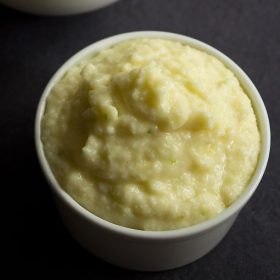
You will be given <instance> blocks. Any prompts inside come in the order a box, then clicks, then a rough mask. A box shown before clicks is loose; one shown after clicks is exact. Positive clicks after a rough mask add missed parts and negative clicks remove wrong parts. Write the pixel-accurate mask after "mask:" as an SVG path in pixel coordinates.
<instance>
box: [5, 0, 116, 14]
mask: <svg viewBox="0 0 280 280" xmlns="http://www.w3.org/2000/svg"><path fill="white" fill-rule="evenodd" d="M116 1H118V0H0V3H2V4H4V5H6V6H9V7H11V8H14V9H18V10H20V11H24V12H29V13H33V14H39V15H72V14H79V13H84V12H89V11H93V10H97V9H99V8H102V7H105V6H107V5H109V4H112V3H114V2H116Z"/></svg>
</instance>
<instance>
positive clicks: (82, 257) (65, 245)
mask: <svg viewBox="0 0 280 280" xmlns="http://www.w3.org/2000/svg"><path fill="white" fill-rule="evenodd" d="M134 30H164V31H171V32H176V33H181V34H185V35H189V36H192V37H194V38H197V39H200V40H202V41H204V42H207V43H209V44H211V45H212V46H214V47H216V48H218V49H220V50H221V51H222V52H224V53H225V54H227V55H228V56H230V57H231V58H232V59H233V60H235V61H236V62H237V63H238V64H239V65H240V66H241V67H242V68H243V69H244V70H245V72H247V73H248V75H249V76H250V77H251V78H252V80H253V81H254V83H255V85H256V86H257V88H258V89H259V91H260V93H261V95H262V97H263V99H264V102H265V104H266V107H267V110H268V112H269V116H270V121H271V129H272V151H271V156H270V161H269V165H268V168H267V171H266V174H265V176H264V178H263V180H262V182H261V185H260V186H259V188H258V190H257V192H256V193H255V195H254V197H253V198H252V199H251V201H250V202H249V203H248V205H247V206H246V207H245V208H244V210H243V211H242V213H241V215H240V216H239V219H238V220H237V222H236V224H235V225H234V226H233V228H232V230H231V231H230V232H229V234H228V235H227V237H226V238H225V239H224V240H223V241H222V242H221V244H220V245H219V246H218V247H217V248H216V249H215V250H214V251H212V252H211V253H210V254H208V255H207V256H205V257H204V258H202V259H200V260H199V261H196V262H195V263H193V264H191V265H188V266H186V267H183V268H180V269H176V270H172V271H168V272H160V273H140V272H131V271H127V270H123V269H120V268H116V267H114V266H111V265H109V264H106V263H105V262H103V261H101V260H99V259H97V258H95V257H93V256H92V255H90V254H89V253H87V252H86V251H85V250H84V249H82V248H81V247H80V246H79V245H78V244H77V243H76V242H75V241H74V240H73V239H72V238H71V237H70V236H69V235H68V233H67V231H66V229H65V228H64V226H63V225H62V223H61V221H60V219H59V217H58V215H57V212H56V210H55V207H54V203H53V201H52V198H51V195H50V191H49V188H48V186H47V183H46V181H45V179H44V177H43V175H42V173H41V171H40V168H39V165H38V163H37V159H36V155H35V150H34V144H33V122H34V115H35V109H36V105H37V103H38V101H39V98H40V95H41V93H42V91H43V89H44V86H45V85H46V83H47V82H48V80H49V78H50V77H51V76H52V74H53V73H54V71H56V69H57V68H58V67H59V66H60V65H61V64H62V63H63V62H64V61H65V60H66V59H67V58H69V57H70V56H71V55H73V54H74V53H75V52H76V51H78V50H79V49H81V48H83V47H85V46H86V45H88V44H90V43H92V42H95V41H97V40H99V39H101V38H104V37H108V36H110V35H114V34H117V33H122V32H127V31H134ZM0 67H1V70H0V93H1V94H0V106H1V107H0V108H1V110H0V113H1V116H0V131H1V137H0V145H1V147H2V149H1V163H0V164H1V171H2V174H3V176H4V177H5V178H9V181H10V183H9V187H10V189H11V190H12V194H11V195H10V196H8V197H7V201H9V202H10V203H16V205H17V207H15V210H16V214H15V216H14V218H15V223H14V225H15V226H16V229H15V230H16V231H15V232H14V233H16V236H15V238H14V242H13V243H15V244H17V243H20V244H19V246H18V247H17V248H16V249H15V251H14V256H15V258H16V260H20V262H21V263H22V264H25V266H26V268H29V269H30V271H32V270H34V268H41V269H42V270H41V271H51V269H52V268H54V267H59V268H61V270H63V271H64V273H65V275H68V274H69V275H74V274H76V273H79V275H80V277H79V279H105V278H108V279H118V278H119V279H207V280H211V279H280V183H279V180H280V179H279V173H280V169H279V165H280V148H279V147H280V145H279V144H280V142H279V137H280V128H279V127H280V126H279V113H280V109H279V108H280V99H279V96H280V95H279V94H280V70H279V69H280V1H278V0H275V1H270V0H268V1H265V0H263V1H256V0H246V1H243V0H230V1H227V0H224V1H220V0H211V1H210V0H209V1H205V0H198V1H196V0H192V1H191V0H172V1H171V0H142V1H141V0H123V1H120V2H118V3H116V4H114V5H112V6H110V7H107V8H105V9H102V10H99V11H96V12H92V13H88V14H84V15H79V16H73V17H63V18H51V17H37V16H31V15H27V14H22V13H19V12H16V11H13V10H10V9H8V8H5V7H3V6H0ZM3 163H5V164H3ZM15 174H17V175H16V176H15ZM3 199H4V198H3V197H2V200H3ZM83 276H84V277H83ZM38 279H39V278H38Z"/></svg>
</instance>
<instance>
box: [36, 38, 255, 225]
mask: <svg viewBox="0 0 280 280" xmlns="http://www.w3.org/2000/svg"><path fill="white" fill-rule="evenodd" d="M41 138H42V142H43V145H44V151H45V155H46V157H47V160H48V162H49V164H50V167H51V169H52V171H53V173H54V175H55V177H56V179H57V180H58V182H59V183H60V185H61V186H62V188H63V189H64V190H65V191H66V192H68V193H69V194H70V195H71V196H72V197H73V198H74V199H75V200H76V201H77V202H78V203H79V204H81V205H82V206H83V207H85V208H86V209H88V210H89V211H91V212H92V213H94V214H95V215H97V216H99V217H101V218H103V219H105V220H108V221H110V222H113V223H116V224H119V225H123V226H125V227H130V228H136V229H143V230H169V229H176V228H182V227H187V226H190V225H193V224H197V223H200V222H202V221H204V220H206V219H209V218H211V217H214V216H215V215H217V214H219V213H220V212H221V211H223V210H224V209H225V208H226V207H228V206H229V205H230V204H231V203H232V202H233V201H234V200H236V198H238V196H239V195H240V194H241V193H242V191H243V190H244V189H245V188H246V185H247V184H248V181H249V180H250V178H251V176H252V174H253V172H254V169H255V167H256V164H257V160H258V154H259V150H260V134H259V131H258V127H257V123H256V117H255V114H254V111H253V108H252V105H251V102H250V100H249V98H248V97H247V95H246V94H245V93H244V91H243V89H242V88H241V86H240V84H239V82H238V80H237V78H236V77H235V76H234V74H233V73H232V72H231V71H229V70H228V69H227V68H226V67H225V66H224V65H223V64H222V63H221V62H220V61H219V60H218V59H216V58H215V57H213V56H211V55H208V54H206V53H204V52H202V51H199V50H197V49H194V48H192V47H190V46H187V45H185V44H182V43H180V42H176V41H171V40H170V41H169V40H163V39H149V38H142V39H134V40H129V41H125V42H122V43H119V44H116V45H115V46H113V47H111V48H109V49H105V50H103V51H100V52H99V53H97V54H93V55H92V56H90V57H88V58H87V59H84V60H83V61H81V62H80V63H79V64H77V65H75V66H73V67H71V68H70V69H69V70H68V71H67V72H66V74H65V75H64V77H63V78H62V79H61V80H60V81H59V82H58V83H57V84H56V85H55V86H54V87H53V88H52V90H51V92H50V94H49V96H48V98H47V102H46V109H45V113H44V116H43V119H42V130H41Z"/></svg>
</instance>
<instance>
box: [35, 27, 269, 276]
mask: <svg viewBox="0 0 280 280" xmlns="http://www.w3.org/2000/svg"><path fill="white" fill-rule="evenodd" d="M139 37H152V38H165V39H171V40H177V41H180V42H183V43H185V44H188V45H190V46H192V47H194V48H197V49H200V50H203V51H205V52H207V53H209V54H211V55H213V56H215V57H216V58H218V59H219V60H220V61H222V62H223V63H224V64H225V65H226V67H228V68H229V69H230V70H231V71H232V72H233V73H234V74H235V75H236V77H237V78H238V79H239V81H240V83H241V85H242V87H243V88H244V90H245V91H246V93H247V94H248V96H249V98H250V99H251V101H252V105H253V107H254V110H255V113H256V116H257V121H258V125H259V129H260V133H261V150H260V155H259V160H258V164H257V167H256V170H255V172H254V174H253V176H252V178H251V180H250V182H249V183H248V186H247V188H246V189H245V191H244V192H243V193H242V194H241V195H240V197H239V198H238V199H237V200H236V201H235V202H234V203H233V204H232V205H230V206H229V207H228V208H227V209H225V210H224V211H223V212H222V213H220V214H219V215H218V216H216V217H214V218H212V219H210V220H207V221H205V222H202V223H200V224H197V225H194V226H190V227H187V228H182V229H177V230H170V231H141V230H136V229H130V228H126V227H122V226H119V225H115V224H112V223H110V222H107V221H105V220H103V219H101V218H99V217H97V216H95V215H94V214H92V213H90V212H89V211H87V210H86V209H84V208H83V207H82V206H80V205H79V204H78V203H77V202H76V201H75V200H73V199H72V198H71V197H70V196H69V195H68V194H67V193H66V192H65V191H64V190H63V189H62V188H61V187H60V186H59V184H58V182H57V181H56V179H55V177H54V175H53V173H52V171H51V169H50V167H49V164H48V162H47V160H46V158H45V155H44V151H43V146H42V142H41V140H40V131H41V126H40V125H41V119H42V116H43V113H44V109H45V103H46V98H47V96H48V94H49V93H50V91H51V89H52V87H53V85H54V84H56V83H57V82H58V81H59V80H60V79H61V77H62V76H63V75H64V73H65V71H67V69H69V68H70V67H71V66H72V65H74V64H75V63H77V62H78V61H80V60H81V59H83V58H85V57H86V56H88V55H92V54H94V53H96V52H98V51H100V50H102V49H106V48H108V47H110V46H112V45H114V44H116V43H119V42H122V41H125V40H128V39H132V38H139ZM35 141H36V149H37V154H38V157H39V161H40V164H41V166H42V169H43V172H44V174H45V176H46V178H47V180H48V182H49V184H50V187H51V190H52V192H53V195H54V197H55V199H56V202H57V206H58V209H59V211H60V213H61V216H62V218H63V221H64V222H65V224H66V226H67V227H68V229H69V231H70V233H71V234H72V235H73V236H74V238H75V239H76V240H77V241H78V242H79V243H80V244H81V245H82V246H83V247H85V248H86V249H87V250H89V251H90V252H92V253H93V254H94V255H96V256H98V257H100V258H101V259H104V260H106V261H108V262H110V263H112V264H115V265H118V266H121V267H125V268H129V269H134V270H145V271H158V270H166V269H171V268H175V267H179V266H183V265H186V264H188V263H190V262H193V261H195V260H197V259H199V258H200V257H202V256H203V255H205V254H207V253H208V252H209V251H210V250H212V249H213V248H214V247H215V246H216V245H217V244H218V243H219V242H220V241H221V240H222V238H223V237H224V236H225V235H226V233H227V232H228V230H229V229H230V228H231V226H232V224H233V223H234V221H235V219H236V218H237V216H238V214H239V212H240V210H241V209H242V208H243V206H244V205H245V204H246V203H247V202H248V201H249V199H250V198H251V196H252V195H253V193H254V192H255V190H256V188H257V187H258V185H259V183H260V180H261V178H262V176H263V173H264V171H265V168H266V165H267V161H268V156H269V150H270V127H269V120H268V116H267V112H266V109H265V106H264V104H263V101H262V99H261V96H260V94H259V92H258V91H257V89H256V87H255V86H254V84H253V83H252V82H251V80H250V79H249V78H248V76H247V75H246V74H245V73H244V72H243V71H242V70H241V69H240V68H239V66H238V65H236V64H235V63H234V62H233V61H232V60H231V59H229V58H228V57H227V56H225V55H224V54H222V53H221V52H220V51H218V50H217V49H214V48H213V47H211V46H209V45H207V44H205V43H203V42H200V41H198V40H195V39H192V38H190V37H186V36H182V35H178V34H174V33H166V32H156V31H142V32H132V33H126V34H120V35H117V36H113V37H110V38H107V39H104V40H101V41H99V42H96V43H93V44H92V45H90V46H88V47H87V48H85V49H83V50H81V51H80V52H78V53H77V54H75V55H74V56H73V57H71V58H70V59H69V60H68V61H67V62H66V63H65V64H64V65H63V66H62V67H61V68H60V69H59V70H58V71H57V72H56V73H55V74H54V76H53V77H52V79H51V80H50V82H49V83H48V85H47V87H46V89H45V90H44V92H43V95H42V97H41V100H40V103H39V106H38V110H37V115H36V125H35ZM245 230H246V229H244V231H245Z"/></svg>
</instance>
